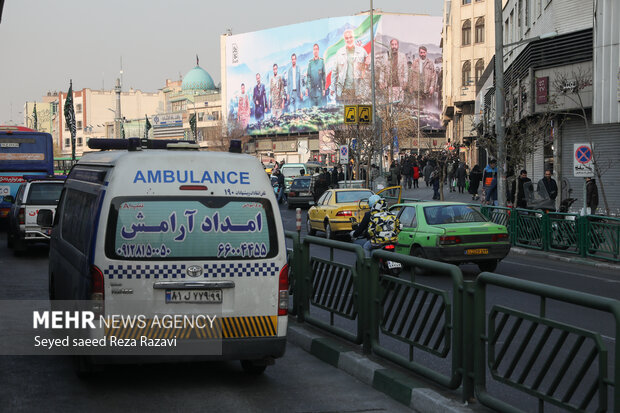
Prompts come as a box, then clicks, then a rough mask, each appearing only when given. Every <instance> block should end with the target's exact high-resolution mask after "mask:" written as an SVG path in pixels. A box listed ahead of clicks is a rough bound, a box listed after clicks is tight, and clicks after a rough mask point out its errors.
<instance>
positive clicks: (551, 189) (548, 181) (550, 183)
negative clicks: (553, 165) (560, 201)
mask: <svg viewBox="0 0 620 413" xmlns="http://www.w3.org/2000/svg"><path fill="white" fill-rule="evenodd" d="M541 186H544V187H545V189H546V190H547V193H548V194H549V198H551V199H553V200H554V201H555V198H556V197H557V196H558V183H557V182H555V179H553V178H552V177H551V170H549V169H547V170H546V171H545V177H544V178H542V179H541V180H540V181H538V187H537V188H538V191H541V190H542V187H541Z"/></svg>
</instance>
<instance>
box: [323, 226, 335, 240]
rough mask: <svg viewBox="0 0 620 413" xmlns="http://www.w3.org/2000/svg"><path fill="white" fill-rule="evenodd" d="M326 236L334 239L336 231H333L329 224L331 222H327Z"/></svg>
mask: <svg viewBox="0 0 620 413" xmlns="http://www.w3.org/2000/svg"><path fill="white" fill-rule="evenodd" d="M325 238H327V239H334V233H333V231H332V226H331V225H329V222H328V223H326V224H325Z"/></svg>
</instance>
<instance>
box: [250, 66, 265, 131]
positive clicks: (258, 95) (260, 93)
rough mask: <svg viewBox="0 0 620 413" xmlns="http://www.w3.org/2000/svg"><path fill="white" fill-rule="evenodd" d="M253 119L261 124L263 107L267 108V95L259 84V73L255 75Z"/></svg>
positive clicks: (263, 112)
mask: <svg viewBox="0 0 620 413" xmlns="http://www.w3.org/2000/svg"><path fill="white" fill-rule="evenodd" d="M253 100H254V119H256V122H259V123H260V122H261V121H262V120H263V119H264V117H265V107H267V93H266V92H265V85H263V84H262V83H261V82H260V73H257V74H256V86H254V98H253Z"/></svg>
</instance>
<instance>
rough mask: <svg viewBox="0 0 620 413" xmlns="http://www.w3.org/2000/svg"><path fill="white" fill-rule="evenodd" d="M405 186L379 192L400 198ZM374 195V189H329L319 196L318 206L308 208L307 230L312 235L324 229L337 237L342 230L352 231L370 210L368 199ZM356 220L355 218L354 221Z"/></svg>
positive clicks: (330, 237) (331, 236) (326, 235)
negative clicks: (353, 224) (355, 224)
mask: <svg viewBox="0 0 620 413" xmlns="http://www.w3.org/2000/svg"><path fill="white" fill-rule="evenodd" d="M401 192H402V191H401V187H389V188H385V189H383V190H381V191H379V192H377V195H381V196H386V194H390V195H391V196H395V200H396V202H398V201H400V196H401ZM371 195H374V192H372V191H371V190H370V189H365V188H362V189H349V188H341V189H329V190H327V191H325V193H324V194H323V195H322V196H321V197H320V198H319V199H318V201H317V202H316V205H314V206H312V207H311V208H310V209H309V210H308V217H307V219H306V230H307V231H308V234H309V235H314V234H316V231H324V232H325V237H326V238H329V239H333V238H334V237H335V236H336V235H337V234H339V233H342V234H343V233H347V232H350V231H351V230H352V223H353V221H355V222H360V221H361V220H362V218H363V217H364V214H365V213H366V211H367V210H368V198H370V196H371ZM352 219H353V220H352Z"/></svg>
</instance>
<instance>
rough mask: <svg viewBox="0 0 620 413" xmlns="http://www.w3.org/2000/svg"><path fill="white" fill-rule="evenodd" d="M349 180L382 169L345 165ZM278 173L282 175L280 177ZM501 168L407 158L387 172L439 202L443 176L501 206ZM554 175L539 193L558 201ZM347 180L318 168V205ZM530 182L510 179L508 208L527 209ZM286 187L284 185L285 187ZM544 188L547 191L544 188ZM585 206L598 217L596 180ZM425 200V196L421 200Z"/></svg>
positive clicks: (337, 171)
mask: <svg viewBox="0 0 620 413" xmlns="http://www.w3.org/2000/svg"><path fill="white" fill-rule="evenodd" d="M283 163H284V161H282V162H281V164H276V166H275V168H274V171H275V172H274V173H275V174H276V176H278V179H279V180H280V176H281V179H282V181H284V177H283V176H282V174H281V173H279V170H278V169H279V168H280V167H281V166H282V164H283ZM346 168H347V169H348V171H347V175H346V176H347V177H348V179H361V180H367V179H368V181H370V182H372V181H374V180H375V179H376V178H377V177H378V176H379V173H380V172H379V167H378V166H377V165H375V164H372V165H371V166H370V176H368V174H369V172H368V171H367V169H368V168H367V166H366V165H360V166H359V176H356V172H355V170H356V168H354V165H353V164H352V163H349V164H348V165H346ZM278 174H279V175H278ZM497 174H498V169H497V161H496V160H494V159H491V160H489V162H488V164H487V165H486V166H485V167H484V168H481V167H480V166H479V165H477V164H476V165H474V166H473V167H472V168H471V169H470V168H469V166H468V165H467V164H466V163H465V162H462V161H460V160H458V159H454V160H449V161H447V163H446V164H445V171H444V173H443V174H442V173H441V169H440V165H439V163H438V162H437V161H436V160H435V159H432V158H430V157H428V156H421V155H414V154H411V155H406V156H404V157H402V158H401V159H399V160H394V161H392V163H391V164H390V168H389V170H388V171H387V185H388V186H396V185H401V186H402V187H403V189H419V188H420V182H419V181H420V179H423V180H424V184H425V186H426V188H430V189H432V190H433V196H432V199H433V200H439V199H440V193H439V188H440V183H441V179H442V177H443V180H444V188H447V190H448V191H449V192H457V191H458V193H460V194H464V193H465V192H466V191H467V193H469V194H470V195H471V199H472V201H480V202H481V203H482V204H485V205H498V196H497V187H498V185H497V184H498V181H497V179H498V175H497ZM552 175H553V173H552V171H551V170H549V169H547V170H546V171H545V174H544V177H543V178H542V179H540V180H539V181H538V183H537V186H536V188H537V191H538V192H539V193H541V194H544V197H548V198H549V199H550V200H552V201H555V200H556V198H557V196H558V184H557V182H556V181H555V179H554V178H553V177H552ZM344 179H345V173H344V171H343V167H342V166H341V165H336V166H334V167H332V168H331V170H330V169H328V168H326V167H317V168H316V169H315V171H314V173H313V174H312V178H311V181H310V191H311V192H312V195H313V198H314V200H315V202H316V201H317V200H318V199H319V198H320V197H321V195H323V193H324V192H325V191H326V190H328V189H330V188H338V182H339V181H343V180H344ZM527 182H531V179H530V178H529V177H528V174H527V170H525V169H522V170H521V171H520V172H519V175H518V176H517V177H512V179H509V181H508V185H507V187H506V200H507V201H508V205H513V206H515V207H517V208H527V207H528V204H527V198H526V193H525V188H524V184H525V183H527ZM282 185H283V184H282ZM543 188H544V189H543ZM586 190H587V191H586V205H587V211H584V212H585V213H588V214H595V213H596V211H597V208H598V202H599V201H598V188H597V185H596V181H595V179H593V178H586ZM421 198H423V196H422V197H421Z"/></svg>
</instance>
